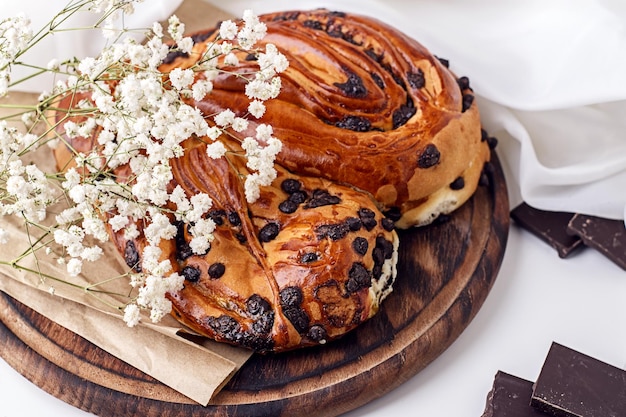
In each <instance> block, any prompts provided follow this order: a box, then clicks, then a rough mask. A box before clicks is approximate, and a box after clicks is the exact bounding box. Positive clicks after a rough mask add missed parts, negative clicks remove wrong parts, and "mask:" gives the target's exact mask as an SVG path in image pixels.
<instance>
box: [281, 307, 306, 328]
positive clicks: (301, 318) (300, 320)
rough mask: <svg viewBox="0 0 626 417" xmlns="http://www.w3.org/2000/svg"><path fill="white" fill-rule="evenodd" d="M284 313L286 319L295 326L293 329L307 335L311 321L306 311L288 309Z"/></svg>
mask: <svg viewBox="0 0 626 417" xmlns="http://www.w3.org/2000/svg"><path fill="white" fill-rule="evenodd" d="M283 313H284V314H285V317H287V318H288V319H289V321H290V322H291V324H293V327H294V328H295V329H296V331H297V332H298V333H300V334H303V333H306V331H307V329H308V328H309V323H310V319H309V316H308V315H307V314H306V311H304V310H303V309H301V308H287V309H286V310H283Z"/></svg>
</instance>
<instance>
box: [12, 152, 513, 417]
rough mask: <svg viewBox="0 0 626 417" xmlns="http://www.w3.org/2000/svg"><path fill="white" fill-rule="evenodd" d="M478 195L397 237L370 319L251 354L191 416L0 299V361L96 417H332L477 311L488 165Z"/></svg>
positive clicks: (500, 192)
mask: <svg viewBox="0 0 626 417" xmlns="http://www.w3.org/2000/svg"><path fill="white" fill-rule="evenodd" d="M492 167H493V168H494V169H493V170H486V172H487V174H488V179H489V181H488V184H487V185H483V186H480V187H479V189H478V190H477V192H476V194H475V195H474V196H473V197H472V199H471V200H470V201H468V202H467V203H466V204H465V205H464V206H463V207H461V208H460V209H459V210H457V211H456V212H455V213H454V214H453V215H452V216H450V217H449V218H448V219H447V220H446V221H442V222H437V224H433V225H430V226H428V227H425V228H420V229H414V230H410V231H403V232H401V233H400V235H401V241H400V242H401V245H400V258H399V271H398V278H397V280H396V284H395V287H394V292H393V293H392V294H391V296H390V297H389V298H388V299H387V300H386V301H385V302H384V303H383V306H382V308H381V310H380V312H379V313H378V314H377V315H376V316H375V317H374V318H373V319H371V320H369V321H368V322H366V323H364V324H363V325H362V326H361V327H359V328H358V329H357V330H356V331H354V332H352V333H350V334H348V335H346V336H345V337H344V338H342V339H341V340H339V341H336V342H333V343H330V344H328V345H326V346H322V347H319V348H310V349H303V350H299V351H294V352H288V353H282V354H277V355H265V356H263V355H253V356H252V358H251V359H250V360H249V361H248V362H246V364H245V365H244V366H243V368H242V369H241V370H240V371H239V372H238V373H237V374H236V375H235V376H234V377H233V378H232V379H231V380H230V382H229V383H228V384H227V385H226V386H225V387H224V388H223V389H222V391H221V392H220V393H219V394H218V395H217V396H215V397H214V399H213V400H212V402H211V404H210V405H209V406H207V407H203V406H200V405H198V404H195V403H193V402H191V401H189V400H187V399H186V398H185V397H183V396H182V395H180V394H178V393H176V392H174V391H173V390H171V389H170V388H168V387H165V386H164V385H162V384H161V383H159V382H158V381H156V380H154V379H153V378H151V377H149V376H147V375H145V374H143V373H141V372H139V371H137V370H136V369H135V368H133V367H131V366H129V365H127V364H125V363H124V362H122V361H120V360H119V359H117V358H115V357H113V356H111V355H109V354H108V353H106V352H104V351H102V350H101V349H99V348H98V347H96V346H94V345H92V344H90V343H89V342H87V341H86V340H84V339H83V338H81V337H80V336H77V335H76V334H74V333H71V332H69V331H68V330H66V329H64V328H63V327H61V326H59V325H57V324H56V323H53V322H50V321H49V320H47V319H45V318H44V317H42V316H41V315H39V314H37V313H36V312H34V311H33V310H31V309H29V308H28V307H26V306H24V305H22V304H20V303H19V302H17V301H15V300H14V299H13V298H11V297H9V296H8V295H6V294H4V293H0V355H1V356H2V357H3V358H4V359H5V360H6V361H7V362H8V363H9V364H10V365H11V366H12V367H14V368H15V369H16V370H17V371H18V372H20V373H21V374H22V375H24V376H25V377H26V378H28V379H29V380H30V381H32V382H33V383H34V384H36V385H38V386H39V387H41V388H42V389H44V390H46V391H47V392H49V393H51V394H52V395H54V396H56V397H58V398H60V399H62V400H64V401H66V402H67V403H69V404H72V405H74V406H76V407H78V408H81V409H83V410H86V411H89V412H91V413H94V414H96V415H98V416H102V417H109V416H120V415H125V416H131V415H133V416H135V415H136V416H146V417H183V416H184V417H199V416H242V417H243V416H245V417H253V416H293V415H309V416H334V415H339V414H342V413H345V412H347V411H350V410H352V409H355V408H357V407H359V406H361V405H363V404H365V403H367V402H369V401H371V400H372V399H374V398H377V397H379V396H381V395H383V394H385V393H386V392H389V391H390V390H392V389H393V388H395V387H397V386H398V385H400V384H401V383H403V382H404V381H406V380H407V379H408V378H410V377H411V376H413V375H415V374H416V373H417V372H419V371H420V370H422V369H423V368H424V367H425V366H426V365H428V364H429V363H430V362H431V361H432V360H434V359H435V358H436V357H437V356H439V355H440V354H441V353H442V352H443V351H444V350H445V349H446V348H447V347H448V346H449V345H450V344H451V343H452V342H453V341H454V340H455V339H456V338H457V337H458V336H459V334H460V333H461V332H462V331H463V329H465V327H466V326H467V325H468V324H469V323H470V321H471V320H472V318H473V317H474V316H475V314H476V313H477V312H478V310H479V309H480V307H481V305H482V304H483V301H484V300H485V298H486V297H487V295H488V293H489V290H490V289H491V286H492V284H493V281H494V279H495V277H496V275H497V273H498V270H499V267H500V264H501V261H502V258H503V255H504V250H505V246H506V241H507V237H508V229H509V203H508V196H507V188H506V183H505V179H504V176H503V173H502V169H501V166H500V164H499V161H498V160H497V157H495V156H494V160H493V161H492Z"/></svg>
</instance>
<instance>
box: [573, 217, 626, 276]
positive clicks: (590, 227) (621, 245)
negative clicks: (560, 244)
mask: <svg viewBox="0 0 626 417" xmlns="http://www.w3.org/2000/svg"><path fill="white" fill-rule="evenodd" d="M567 231H568V233H570V234H571V235H574V236H576V237H579V238H580V239H582V241H583V242H584V243H585V245H587V246H589V247H592V248H594V249H596V250H598V251H600V252H601V253H602V254H603V255H604V256H606V257H607V258H609V259H610V260H612V261H613V262H614V263H615V264H617V265H618V266H619V267H621V268H622V269H624V270H626V227H625V226H624V222H623V221H622V220H612V219H605V218H601V217H594V216H587V215H583V214H576V215H575V216H573V217H572V219H571V220H570V221H569V223H568V226H567Z"/></svg>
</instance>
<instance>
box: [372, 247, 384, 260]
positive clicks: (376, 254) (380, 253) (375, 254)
mask: <svg viewBox="0 0 626 417" xmlns="http://www.w3.org/2000/svg"><path fill="white" fill-rule="evenodd" d="M372 259H373V260H374V265H382V264H383V263H384V262H385V250H384V249H383V248H381V247H380V246H376V247H375V248H374V250H373V251H372Z"/></svg>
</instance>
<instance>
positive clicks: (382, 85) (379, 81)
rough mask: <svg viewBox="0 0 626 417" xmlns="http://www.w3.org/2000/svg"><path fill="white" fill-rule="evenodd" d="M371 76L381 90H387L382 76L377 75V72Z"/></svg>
mask: <svg viewBox="0 0 626 417" xmlns="http://www.w3.org/2000/svg"><path fill="white" fill-rule="evenodd" d="M370 75H371V77H372V80H374V82H375V83H376V85H377V86H378V87H380V88H381V89H382V88H385V82H384V81H383V79H382V78H380V75H378V74H376V73H375V72H372V73H370Z"/></svg>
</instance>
